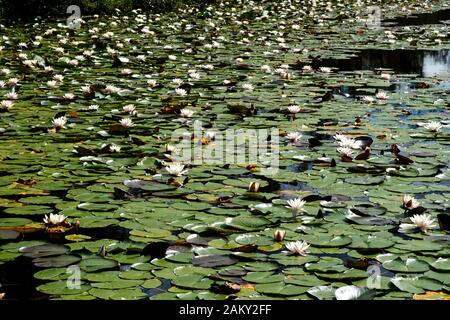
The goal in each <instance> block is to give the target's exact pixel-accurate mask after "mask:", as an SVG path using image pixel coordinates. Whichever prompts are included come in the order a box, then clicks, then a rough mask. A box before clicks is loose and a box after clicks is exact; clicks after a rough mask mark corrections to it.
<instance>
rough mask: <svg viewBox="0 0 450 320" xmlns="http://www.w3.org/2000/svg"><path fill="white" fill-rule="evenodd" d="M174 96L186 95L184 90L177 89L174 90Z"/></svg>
mask: <svg viewBox="0 0 450 320" xmlns="http://www.w3.org/2000/svg"><path fill="white" fill-rule="evenodd" d="M175 94H176V95H177V96H185V95H187V92H186V90H184V89H182V88H177V89H175Z"/></svg>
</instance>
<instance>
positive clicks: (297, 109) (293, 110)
mask: <svg viewBox="0 0 450 320" xmlns="http://www.w3.org/2000/svg"><path fill="white" fill-rule="evenodd" d="M287 109H288V111H289V112H290V113H299V112H300V110H301V109H300V107H299V106H297V105H291V106H289V107H287Z"/></svg>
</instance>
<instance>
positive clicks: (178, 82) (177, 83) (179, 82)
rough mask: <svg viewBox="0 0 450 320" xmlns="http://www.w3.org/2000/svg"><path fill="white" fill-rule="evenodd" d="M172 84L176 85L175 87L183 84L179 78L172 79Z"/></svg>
mask: <svg viewBox="0 0 450 320" xmlns="http://www.w3.org/2000/svg"><path fill="white" fill-rule="evenodd" d="M172 83H174V84H176V85H177V86H179V85H181V84H182V83H183V80H182V79H180V78H174V79H172Z"/></svg>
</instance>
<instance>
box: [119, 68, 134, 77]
mask: <svg viewBox="0 0 450 320" xmlns="http://www.w3.org/2000/svg"><path fill="white" fill-rule="evenodd" d="M132 72H133V71H131V69H122V70H120V74H121V75H122V76H129V75H130V74H131V73H132Z"/></svg>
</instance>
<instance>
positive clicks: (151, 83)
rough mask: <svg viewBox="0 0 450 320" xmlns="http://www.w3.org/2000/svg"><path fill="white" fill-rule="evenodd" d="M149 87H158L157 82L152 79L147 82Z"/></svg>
mask: <svg viewBox="0 0 450 320" xmlns="http://www.w3.org/2000/svg"><path fill="white" fill-rule="evenodd" d="M147 85H148V86H149V87H152V88H153V87H156V86H157V85H158V83H157V82H156V80H155V79H150V80H147Z"/></svg>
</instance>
